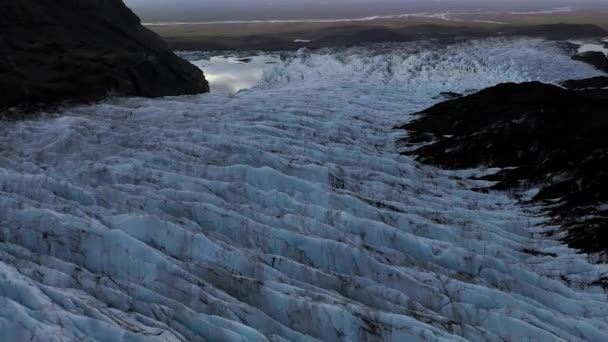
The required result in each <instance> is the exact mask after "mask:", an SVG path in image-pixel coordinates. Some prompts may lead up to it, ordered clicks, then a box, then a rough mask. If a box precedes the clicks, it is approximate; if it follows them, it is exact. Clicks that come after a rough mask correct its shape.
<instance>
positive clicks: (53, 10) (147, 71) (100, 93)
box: [0, 0, 209, 109]
mask: <svg viewBox="0 0 608 342" xmlns="http://www.w3.org/2000/svg"><path fill="white" fill-rule="evenodd" d="M208 90H209V87H208V84H207V81H206V80H205V77H204V75H203V73H202V72H201V71H200V70H199V69H198V68H196V67H194V66H193V65H192V64H190V63H188V62H186V61H184V60H182V59H181V58H179V57H177V56H176V55H175V54H173V53H172V52H171V51H170V50H169V49H168V47H167V46H166V45H165V43H164V42H163V41H162V40H161V39H160V38H159V37H158V36H157V35H156V34H154V33H152V32H151V31H149V30H148V29H146V28H144V27H143V26H141V23H140V20H139V18H138V17H137V16H136V15H135V14H133V13H132V12H131V11H130V10H129V9H128V8H127V7H126V6H125V5H124V4H123V3H122V1H121V0H3V1H1V2H0V109H1V108H6V107H10V106H15V105H31V104H35V103H54V102H59V101H64V100H85V101H86V100H96V99H100V98H103V97H104V96H107V95H108V94H117V95H135V96H145V97H157V96H165V95H181V94H196V93H202V92H207V91H208Z"/></svg>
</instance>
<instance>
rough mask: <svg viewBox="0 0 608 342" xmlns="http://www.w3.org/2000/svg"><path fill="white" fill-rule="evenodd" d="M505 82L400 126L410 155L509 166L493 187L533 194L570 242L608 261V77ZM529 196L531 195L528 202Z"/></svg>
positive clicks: (451, 163)
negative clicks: (411, 146)
mask: <svg viewBox="0 0 608 342" xmlns="http://www.w3.org/2000/svg"><path fill="white" fill-rule="evenodd" d="M562 85H563V88H562V87H558V86H555V85H549V84H543V83H539V82H530V83H522V84H514V83H507V84H501V85H498V86H495V87H492V88H488V89H485V90H483V91H480V92H479V93H476V94H473V95H470V96H465V97H462V98H459V99H456V100H451V101H446V102H443V103H440V104H438V105H436V106H434V107H431V108H429V109H427V110H425V111H423V112H421V113H419V115H420V116H419V117H418V118H417V119H416V120H414V121H413V122H410V123H408V124H406V125H404V126H402V127H401V128H404V129H407V130H409V132H410V133H409V135H408V137H407V138H406V139H404V140H403V142H404V143H406V144H414V145H418V144H420V143H421V142H428V144H426V145H424V146H422V147H419V148H417V149H416V150H414V151H413V152H411V153H412V154H414V155H416V156H417V159H418V160H420V161H422V162H425V163H431V164H436V165H442V166H447V167H449V168H471V167H478V166H489V167H500V168H504V169H503V171H501V172H500V173H498V174H496V175H493V176H491V177H487V178H486V179H487V180H492V181H497V184H496V186H495V188H497V189H507V188H509V189H512V190H514V191H515V192H519V193H523V192H524V191H526V190H530V189H539V191H536V190H534V191H533V192H528V193H526V194H527V195H534V196H533V197H534V198H533V199H534V200H536V201H542V202H545V203H546V204H547V205H548V209H549V210H550V212H552V213H553V215H554V217H555V219H556V222H557V223H559V224H560V225H562V226H563V227H566V228H567V235H566V237H565V240H566V241H567V242H569V243H570V245H571V246H573V247H576V248H580V249H582V250H584V251H586V252H591V253H599V254H600V255H604V256H608V239H607V237H608V206H607V205H606V203H608V139H606V131H608V112H607V111H606V108H608V88H606V86H607V85H608V78H606V77H596V78H592V79H587V80H573V81H567V82H564V83H562ZM524 197H527V196H524Z"/></svg>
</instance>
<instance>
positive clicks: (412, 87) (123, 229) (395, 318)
mask: <svg viewBox="0 0 608 342" xmlns="http://www.w3.org/2000/svg"><path fill="white" fill-rule="evenodd" d="M596 74H598V72H597V71H596V70H594V69H593V68H592V67H590V66H587V65H585V64H583V63H579V62H576V61H572V60H571V59H570V58H569V56H567V55H566V54H565V53H563V52H562V51H561V50H560V48H559V47H558V46H557V45H555V44H553V43H548V42H544V41H542V40H489V41H477V42H471V43H466V44H460V45H453V46H449V47H436V46H434V45H432V44H431V43H423V44H405V45H379V46H375V47H373V48H355V49H347V50H338V49H335V50H331V49H330V50H323V51H319V52H312V51H301V52H300V53H298V54H294V55H291V56H287V57H286V58H283V60H282V61H281V63H279V64H276V65H272V66H271V67H270V68H268V69H265V71H264V73H263V77H262V80H261V81H260V82H259V83H258V84H257V85H256V86H254V87H253V88H251V89H249V90H246V91H241V92H238V93H236V94H232V95H230V96H226V95H224V94H221V93H216V94H213V93H212V94H208V95H200V96H189V97H175V98H165V99H158V100H147V99H141V98H125V99H114V100H109V101H106V102H104V103H100V104H97V105H92V106H83V107H78V108H72V109H69V110H66V111H64V112H62V113H56V114H49V115H47V116H44V117H42V118H40V119H37V120H30V121H20V122H5V123H3V124H2V125H0V148H1V149H0V279H1V281H0V302H1V305H0V317H1V319H0V331H2V332H3V334H4V335H2V336H1V338H7V339H9V340H40V341H47V340H52V339H55V340H57V341H59V340H62V341H66V340H67V341H86V340H87V339H88V340H91V341H116V340H121V339H123V340H124V339H128V340H135V341H137V340H139V341H154V340H156V341H203V340H221V341H315V340H317V341H356V340H361V341H376V340H385V341H416V340H432V341H435V340H445V341H454V340H457V341H458V340H473V341H487V340H495V341H498V340H522V339H530V340H543V341H545V340H546V341H559V340H567V341H579V340H595V341H601V340H605V339H606V338H607V332H608V322H607V321H608V318H607V317H608V303H607V302H606V294H605V293H604V292H603V290H602V288H601V287H600V286H593V285H590V284H591V283H592V282H593V281H595V280H597V279H600V278H601V277H603V276H606V269H605V267H604V266H601V265H595V264H593V263H591V262H589V261H588V260H587V259H586V258H585V256H584V255H580V254H577V253H576V252H575V251H573V250H570V249H568V248H566V247H564V246H563V245H562V244H561V243H560V242H558V241H557V240H556V238H555V237H547V236H545V235H543V234H542V233H543V232H545V231H551V230H552V229H553V228H552V227H551V226H550V224H549V223H548V221H547V220H546V218H545V217H544V216H543V213H542V211H541V209H542V208H533V207H525V206H522V205H521V204H519V203H517V202H516V201H515V200H513V199H512V198H510V197H509V196H508V194H505V193H497V192H496V193H482V192H476V191H473V190H472V188H477V187H483V186H487V185H489V184H490V183H487V182H481V181H471V180H466V179H463V178H466V176H467V174H472V173H482V172H484V170H471V171H458V172H452V171H442V170H439V169H436V168H432V167H427V166H423V165H420V164H419V163H417V162H415V161H414V160H412V159H411V158H409V157H405V156H401V155H399V153H398V152H399V151H398V149H397V146H396V145H395V142H396V141H397V140H398V138H399V137H400V136H401V134H402V132H401V131H398V130H393V129H392V127H394V126H395V125H396V124H398V123H402V122H403V121H404V120H405V121H407V120H408V117H407V113H412V112H415V111H419V110H422V109H424V108H426V107H428V106H429V105H431V104H434V103H435V102H436V101H439V100H438V99H436V98H437V97H438V95H439V94H440V93H441V92H458V93H462V92H466V91H469V90H472V89H479V88H482V87H485V86H489V85H494V84H496V83H500V82H505V81H515V82H520V81H526V80H535V79H539V80H543V81H547V82H557V81H560V80H562V79H571V78H577V77H580V78H583V77H590V76H593V75H596ZM212 87H213V80H212ZM526 251H538V252H539V253H532V254H531V253H529V252H526Z"/></svg>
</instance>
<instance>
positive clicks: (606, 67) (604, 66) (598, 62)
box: [572, 51, 608, 72]
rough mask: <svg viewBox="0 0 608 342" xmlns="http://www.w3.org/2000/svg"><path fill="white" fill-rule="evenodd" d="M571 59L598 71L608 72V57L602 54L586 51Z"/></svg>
mask: <svg viewBox="0 0 608 342" xmlns="http://www.w3.org/2000/svg"><path fill="white" fill-rule="evenodd" d="M572 59H575V60H577V61H581V62H585V63H587V64H591V65H593V66H594V67H596V68H597V69H598V70H601V71H604V72H608V57H606V55H605V54H604V53H603V52H599V51H587V52H583V53H579V54H577V55H574V56H573V57H572Z"/></svg>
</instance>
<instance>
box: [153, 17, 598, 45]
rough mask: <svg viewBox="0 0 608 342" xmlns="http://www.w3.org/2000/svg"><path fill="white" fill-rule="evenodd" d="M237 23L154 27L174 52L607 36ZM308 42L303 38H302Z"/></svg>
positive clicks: (474, 27) (523, 28) (545, 30)
mask: <svg viewBox="0 0 608 342" xmlns="http://www.w3.org/2000/svg"><path fill="white" fill-rule="evenodd" d="M456 23H457V24H454V23H452V24H447V23H445V22H440V23H436V22H421V23H413V24H404V23H400V22H397V23H395V22H391V21H389V22H384V21H371V22H343V23H283V24H280V23H235V24H196V23H193V24H175V25H172V24H166V25H151V26H149V28H150V29H151V30H154V31H155V32H156V33H158V34H159V35H160V36H161V37H163V39H165V41H167V43H168V44H169V45H170V46H171V48H172V49H174V50H188V51H196V50H219V51H222V50H267V51H268V50H297V49H299V48H301V47H303V46H306V47H307V48H323V47H337V46H353V45H358V44H368V43H382V42H412V41H424V40H435V41H439V42H442V43H445V44H449V43H453V42H458V41H463V40H468V39H482V38H490V37H519V36H526V37H539V38H545V39H551V40H567V39H579V38H581V39H582V38H592V37H605V36H608V33H606V31H605V30H604V29H603V28H601V27H599V26H596V25H591V24H543V25H490V26H488V24H480V23H475V22H456ZM302 39H303V40H306V42H301V40H302Z"/></svg>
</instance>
